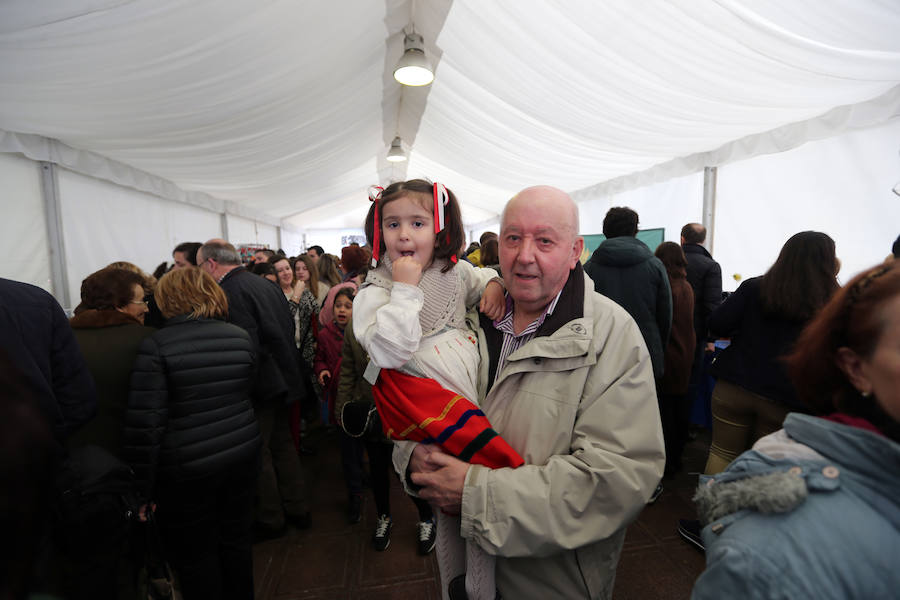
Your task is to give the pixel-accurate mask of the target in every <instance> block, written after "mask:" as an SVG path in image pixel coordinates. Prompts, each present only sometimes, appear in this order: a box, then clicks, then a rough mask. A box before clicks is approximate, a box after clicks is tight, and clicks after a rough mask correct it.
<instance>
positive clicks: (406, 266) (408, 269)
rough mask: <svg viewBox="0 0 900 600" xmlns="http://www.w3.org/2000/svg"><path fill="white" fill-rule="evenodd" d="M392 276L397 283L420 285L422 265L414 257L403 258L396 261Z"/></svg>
mask: <svg viewBox="0 0 900 600" xmlns="http://www.w3.org/2000/svg"><path fill="white" fill-rule="evenodd" d="M391 276H392V277H393V279H394V281H395V282H398V283H406V284H409V285H419V280H420V279H422V265H421V264H420V263H419V261H417V260H416V259H414V258H413V257H412V256H401V257H400V258H398V259H397V260H395V261H394V264H393V266H392V271H391Z"/></svg>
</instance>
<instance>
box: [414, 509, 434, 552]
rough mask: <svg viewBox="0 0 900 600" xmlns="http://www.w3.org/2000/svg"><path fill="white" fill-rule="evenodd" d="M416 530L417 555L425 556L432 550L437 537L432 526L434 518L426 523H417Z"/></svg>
mask: <svg viewBox="0 0 900 600" xmlns="http://www.w3.org/2000/svg"><path fill="white" fill-rule="evenodd" d="M416 530H417V531H418V533H419V554H421V555H422V556H425V555H426V554H428V553H429V552H431V551H432V550H434V541H435V538H436V537H437V529H436V528H435V526H434V517H431V518H430V519H428V520H427V521H419V522H418V523H416Z"/></svg>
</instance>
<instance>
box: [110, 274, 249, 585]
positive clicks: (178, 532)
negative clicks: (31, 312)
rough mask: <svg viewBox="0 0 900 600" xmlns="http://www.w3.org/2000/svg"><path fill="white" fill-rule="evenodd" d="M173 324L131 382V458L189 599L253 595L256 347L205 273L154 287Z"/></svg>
mask: <svg viewBox="0 0 900 600" xmlns="http://www.w3.org/2000/svg"><path fill="white" fill-rule="evenodd" d="M156 300H157V302H158V303H159V307H160V310H161V311H162V314H163V316H164V317H165V318H166V323H165V327H164V328H163V329H161V330H159V331H157V332H156V333H154V334H153V335H151V336H150V337H148V338H146V339H145V340H144V341H143V342H142V344H141V346H140V349H139V350H138V356H137V359H136V360H135V363H134V370H133V372H132V375H131V392H130V395H129V401H128V412H127V414H126V417H125V448H124V453H125V457H126V459H127V460H128V461H129V462H130V464H131V465H132V468H133V469H134V471H135V475H136V477H137V479H138V482H139V484H140V485H141V489H142V491H143V493H144V494H145V497H146V498H147V499H148V500H150V501H152V502H153V503H154V504H156V505H158V510H157V512H156V520H157V521H158V523H159V526H160V530H161V533H162V536H163V544H164V547H165V548H166V550H167V553H168V556H167V558H168V559H169V561H170V562H171V563H172V566H173V567H174V568H175V570H176V571H178V572H179V575H180V580H181V586H182V591H183V593H184V598H185V600H190V599H191V598H252V597H253V563H252V549H251V544H252V541H251V535H252V523H253V495H254V490H255V489H256V478H257V469H258V458H259V450H260V437H259V429H258V427H257V425H256V419H255V417H254V414H253V408H252V406H251V403H250V396H249V391H250V386H251V379H252V375H253V370H254V359H255V357H254V355H253V345H252V344H251V342H250V337H249V336H248V335H247V333H246V332H245V331H244V330H243V329H241V328H240V327H236V326H234V325H231V324H228V323H225V322H224V321H222V320H220V319H224V318H225V316H226V314H227V309H228V303H227V300H226V298H225V294H224V292H222V289H221V288H220V287H219V285H218V284H217V283H216V282H215V280H214V279H213V278H212V277H210V276H209V275H208V274H207V273H204V272H203V271H201V270H200V269H197V268H194V267H191V268H185V269H177V270H174V271H172V272H170V273H167V274H166V275H164V276H163V277H162V279H161V280H160V281H159V285H158V286H157V288H156Z"/></svg>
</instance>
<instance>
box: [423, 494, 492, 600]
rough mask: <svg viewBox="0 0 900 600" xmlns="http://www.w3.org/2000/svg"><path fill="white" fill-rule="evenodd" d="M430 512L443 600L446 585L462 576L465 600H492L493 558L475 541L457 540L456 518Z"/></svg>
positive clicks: (458, 537) (457, 523)
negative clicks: (464, 585) (434, 520)
mask: <svg viewBox="0 0 900 600" xmlns="http://www.w3.org/2000/svg"><path fill="white" fill-rule="evenodd" d="M434 513H435V518H436V519H437V540H436V543H435V554H436V555H437V560H438V568H439V569H440V571H441V593H442V597H443V600H449V596H448V595H447V590H448V587H449V585H450V582H451V581H453V579H454V578H455V577H457V576H459V575H462V574H465V576H466V594H468V596H469V600H494V598H495V597H496V595H497V583H496V581H495V579H494V562H495V559H494V557H493V556H491V555H490V554H488V553H487V552H485V551H484V550H482V549H481V548H479V547H478V544H476V543H475V542H471V541H467V540H464V539H463V538H462V537H460V535H459V526H460V519H459V517H458V516H453V515H447V514H444V513H443V512H441V511H440V510H435V511H434Z"/></svg>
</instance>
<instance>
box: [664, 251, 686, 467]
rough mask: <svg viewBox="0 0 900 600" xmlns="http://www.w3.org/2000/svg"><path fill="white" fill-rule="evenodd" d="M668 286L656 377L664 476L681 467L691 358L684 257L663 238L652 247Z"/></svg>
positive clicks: (682, 252) (682, 253) (684, 441)
mask: <svg viewBox="0 0 900 600" xmlns="http://www.w3.org/2000/svg"><path fill="white" fill-rule="evenodd" d="M656 258H658V259H659V260H661V261H662V264H663V266H665V268H666V273H667V274H668V276H669V286H670V287H671V289H672V329H671V331H670V333H669V341H668V343H667V345H666V350H665V354H664V358H663V361H664V364H665V371H664V372H663V376H662V377H661V378H660V379H659V380H658V381H657V392H658V394H657V396H658V400H659V414H660V417H661V418H662V426H663V438H665V443H666V470H665V476H666V477H672V476H674V475H675V473H677V472H678V471H679V470H680V469H681V452H682V450H684V445H685V444H686V443H687V438H688V426H689V424H690V414H691V403H690V400H689V399H688V395H687V391H688V382H689V381H690V378H691V365H693V362H694V345H695V334H694V291H693V289H692V288H691V284H690V283H688V281H687V258H685V256H684V250H682V249H681V246H679V245H678V244H676V243H674V242H663V243H662V244H660V245H659V246H657V248H656Z"/></svg>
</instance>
